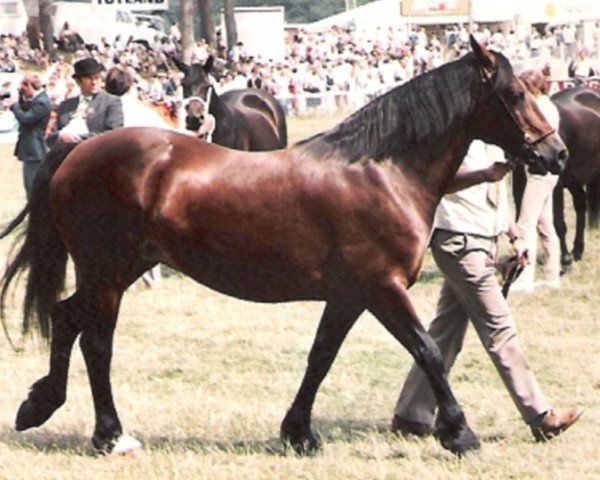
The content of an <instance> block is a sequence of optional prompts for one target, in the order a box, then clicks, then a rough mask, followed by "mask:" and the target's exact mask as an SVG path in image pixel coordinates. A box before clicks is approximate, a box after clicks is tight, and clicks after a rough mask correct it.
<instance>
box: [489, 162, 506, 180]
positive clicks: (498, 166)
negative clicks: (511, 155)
mask: <svg viewBox="0 0 600 480" xmlns="http://www.w3.org/2000/svg"><path fill="white" fill-rule="evenodd" d="M511 170H512V167H511V165H510V164H508V163H506V162H495V163H494V164H493V165H490V166H489V167H488V168H486V169H485V176H486V180H487V181H488V182H499V181H500V180H502V179H503V178H504V175H506V174H507V173H508V172H510V171H511Z"/></svg>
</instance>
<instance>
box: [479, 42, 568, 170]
mask: <svg viewBox="0 0 600 480" xmlns="http://www.w3.org/2000/svg"><path fill="white" fill-rule="evenodd" d="M471 46H472V47H473V52H474V59H475V60H474V61H475V64H476V65H475V67H476V68H477V70H478V72H479V78H480V83H481V87H480V91H481V93H480V95H479V98H478V102H479V103H478V105H477V106H476V108H478V109H479V112H480V113H479V116H478V121H477V124H476V125H474V126H473V128H474V133H475V137H476V138H480V139H481V140H483V141H485V142H488V143H493V144H495V145H498V146H500V147H501V148H503V149H504V150H505V151H506V152H507V153H509V154H510V155H512V156H514V157H516V158H517V159H519V160H523V161H525V162H526V163H527V164H529V165H532V166H533V167H534V168H535V170H536V171H537V172H540V173H542V172H543V173H546V172H548V171H550V172H552V173H556V174H558V173H560V172H561V171H562V169H563V168H564V165H565V161H566V159H567V156H568V152H567V147H566V146H565V144H564V143H563V141H562V140H561V139H560V137H559V136H558V133H557V132H556V131H555V130H554V128H552V126H551V125H550V124H549V123H548V121H547V120H546V118H545V117H544V115H543V114H542V112H541V111H540V109H539V108H538V105H537V103H536V100H535V98H534V97H533V95H532V94H531V93H530V92H528V91H527V89H526V88H525V86H524V85H523V82H522V81H521V80H519V78H517V77H516V76H515V74H514V72H513V69H512V67H511V65H510V63H509V62H508V60H507V59H506V58H505V57H504V56H503V55H501V54H499V53H496V52H490V51H488V50H487V49H486V48H485V47H484V46H482V45H480V44H479V43H477V41H476V40H475V39H474V38H473V36H471Z"/></svg>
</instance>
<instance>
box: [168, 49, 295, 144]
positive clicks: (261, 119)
mask: <svg viewBox="0 0 600 480" xmlns="http://www.w3.org/2000/svg"><path fill="white" fill-rule="evenodd" d="M172 60H173V62H174V63H175V65H177V68H179V70H180V71H182V72H183V73H184V75H185V76H184V78H183V80H182V81H181V85H182V87H183V97H184V99H187V101H188V102H190V101H191V102H202V103H204V104H205V105H208V113H210V114H211V115H212V116H213V117H214V119H215V129H214V132H213V134H212V141H213V142H214V143H216V144H217V145H222V146H223V147H228V148H233V149H236V150H245V151H267V150H276V149H280V148H285V147H286V146H287V124H286V121H285V112H284V111H283V107H282V106H281V104H280V103H279V102H278V101H277V99H276V98H275V97H273V95H271V94H270V93H269V92H267V91H266V90H262V89H257V88H245V89H241V90H231V91H228V92H225V93H223V94H222V95H217V92H216V91H215V88H214V86H213V85H212V81H211V76H210V73H211V72H212V70H213V66H214V58H213V57H212V56H209V57H208V59H207V60H206V62H205V63H204V65H202V64H200V63H193V64H191V65H187V64H185V63H184V62H182V61H181V60H179V59H178V58H176V57H172ZM196 109H197V108H196ZM197 116H198V114H197V113H194V112H193V111H190V110H188V112H187V113H186V122H185V123H186V127H188V128H189V129H190V130H194V128H192V127H191V126H190V125H194V124H197V123H198V120H197Z"/></svg>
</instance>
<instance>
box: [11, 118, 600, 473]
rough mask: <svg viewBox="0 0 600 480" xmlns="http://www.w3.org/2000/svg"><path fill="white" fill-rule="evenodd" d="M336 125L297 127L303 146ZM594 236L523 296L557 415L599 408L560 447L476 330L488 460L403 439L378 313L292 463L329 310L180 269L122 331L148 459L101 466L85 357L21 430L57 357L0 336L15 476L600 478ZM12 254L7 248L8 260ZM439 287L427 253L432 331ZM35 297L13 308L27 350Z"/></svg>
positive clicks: (471, 410) (334, 376) (15, 183)
mask: <svg viewBox="0 0 600 480" xmlns="http://www.w3.org/2000/svg"><path fill="white" fill-rule="evenodd" d="M333 121H334V119H333V118H330V117H325V118H305V119H299V120H298V119H297V120H294V119H292V120H291V121H290V130H291V138H292V140H297V139H299V138H302V137H304V136H307V135H308V134H310V133H312V132H314V131H319V130H322V129H324V128H327V127H328V126H329V125H331V124H332V123H333ZM0 178H2V179H3V182H2V190H1V191H0V223H1V224H4V223H5V222H6V221H8V220H9V219H10V218H12V217H13V216H14V215H15V214H16V213H17V212H18V211H19V209H20V208H21V206H22V204H23V202H24V194H23V188H22V182H21V170H20V164H19V163H18V162H17V161H16V160H15V159H14V158H13V157H12V146H2V145H0ZM571 224H572V218H571ZM587 241H588V243H587V245H588V249H587V252H586V254H585V259H584V260H583V261H581V262H579V263H578V264H577V265H576V266H575V267H574V269H573V272H572V273H571V274H569V275H568V276H566V277H565V278H564V280H563V288H562V289H561V290H560V291H558V292H557V291H551V290H539V291H535V293H533V294H530V295H524V294H513V295H511V297H510V304H511V306H512V307H513V309H514V312H515V315H516V317H517V320H518V324H519V329H520V339H521V340H520V341H521V343H522V345H523V346H524V348H525V350H526V351H527V353H528V355H529V359H530V362H531V364H532V366H533V368H534V369H535V372H536V375H537V377H538V380H539V382H540V384H541V386H542V388H543V390H544V391H545V393H546V395H547V396H548V397H549V398H550V399H551V401H552V402H553V403H554V404H555V405H557V406H571V405H581V406H583V407H585V408H586V413H585V415H584V417H583V418H582V419H581V421H580V422H579V424H577V425H576V426H575V427H573V429H572V430H570V431H569V432H567V433H566V434H565V435H564V436H561V437H558V438H556V439H555V440H553V441H552V442H550V443H548V444H536V443H535V442H534V441H533V438H532V436H531V434H530V432H529V430H528V428H527V427H526V426H525V425H524V424H523V423H522V422H521V420H520V418H519V416H518V413H517V410H516V408H515V407H514V405H513V404H512V402H511V400H510V398H509V397H508V394H507V392H506V390H505V388H504V387H503V385H502V384H501V381H500V379H499V377H498V375H497V374H496V372H495V370H494V369H493V366H492V364H491V362H490V361H489V359H488V358H487V357H486V355H485V353H484V351H483V348H482V347H481V345H480V344H479V342H478V340H477V339H476V337H475V335H474V334H473V331H472V330H471V331H469V334H468V337H467V341H466V344H465V348H464V351H463V353H462V354H461V356H460V357H459V360H458V362H457V365H456V366H455V368H454V370H453V372H452V375H451V379H450V380H451V383H452V385H453V388H454V392H455V394H456V396H457V397H458V399H459V401H460V402H461V404H462V405H463V406H464V408H465V412H466V415H467V418H468V420H469V422H470V425H471V426H472V428H473V429H474V430H475V431H476V432H477V433H478V434H479V435H480V438H481V440H482V448H481V450H480V451H478V452H474V453H471V454H469V455H467V456H466V457H465V458H463V459H458V458H455V457H454V456H453V455H451V454H450V453H448V452H447V451H445V450H444V449H442V447H441V446H440V445H439V444H438V443H437V442H436V441H435V440H434V439H431V438H429V439H415V438H397V437H395V436H394V435H392V434H390V433H389V432H388V427H389V421H390V418H391V414H392V409H393V406H394V404H395V401H396V397H397V394H398V390H399V387H400V385H401V383H402V381H403V379H404V377H405V376H406V373H407V371H408V368H409V366H410V364H411V358H410V357H409V355H408V354H407V353H406V352H405V351H404V350H403V349H402V347H400V346H399V345H398V344H396V342H395V341H394V340H393V339H392V338H391V336H390V335H389V334H388V333H387V332H386V331H385V330H384V329H383V327H382V326H381V325H379V324H378V323H377V322H376V321H375V320H374V319H373V318H372V317H371V316H370V315H368V314H365V315H364V316H363V318H361V319H360V321H359V322H358V323H357V325H356V327H355V328H354V329H353V330H352V332H351V333H350V335H349V337H348V339H347V340H346V342H345V344H344V345H343V347H342V350H341V352H340V354H339V356H338V359H337V361H336V363H335V364H334V367H333V369H332V371H331V372H330V374H329V376H328V377H327V379H326V380H325V382H324V383H323V386H322V387H321V389H320V392H319V395H318V396H317V400H316V403H315V408H314V414H313V426H314V429H315V430H316V431H317V432H318V434H319V435H320V436H321V437H322V439H323V443H324V450H323V451H322V452H321V453H320V454H318V455H316V456H314V457H310V458H299V457H296V456H295V455H292V454H288V453H286V452H284V451H283V449H282V446H281V444H280V442H279V439H278V433H279V424H280V421H281V419H282V418H283V415H284V414H285V412H286V410H287V408H288V406H289V405H290V403H291V400H292V399H293V396H294V395H295V392H296V389H297V388H298V386H299V384H300V380H301V378H302V375H303V373H304V367H305V365H306V357H307V353H308V350H309V348H310V345H311V343H312V339H313V336H314V333H315V330H316V326H317V322H318V320H319V317H320V314H321V310H322V308H323V304H320V303H316V302H306V303H290V304H281V305H258V304H253V303H249V302H243V301H238V300H235V299H232V298H229V297H224V296H222V295H219V294H216V293H214V292H212V291H210V290H208V289H206V288H204V287H202V286H200V285H197V284H195V283H194V282H192V281H191V280H189V279H187V278H184V277H182V276H180V275H178V274H175V273H171V274H170V275H169V276H168V278H166V280H165V281H164V283H163V286H161V288H160V289H158V290H152V291H150V290H145V289H143V288H142V287H138V288H137V289H136V290H134V291H130V292H128V293H127V295H126V296H125V299H124V302H123V307H122V310H121V315H120V322H119V326H118V329H117V335H116V341H115V355H114V360H113V376H112V378H113V387H114V392H115V399H116V403H117V407H118V408H119V412H120V415H121V420H122V421H123V424H124V427H125V428H126V429H127V430H128V432H129V433H131V434H132V435H134V436H135V437H136V438H138V439H139V440H140V441H141V442H142V444H143V450H142V452H141V454H140V455H139V456H138V457H137V458H120V457H119V458H115V457H97V456H95V454H94V452H93V450H92V448H91V446H90V442H89V437H90V436H91V433H92V430H93V427H94V416H93V409H92V403H91V395H90V391H89V386H88V382H87V377H86V373H85V368H84V364H83V360H82V358H81V354H80V353H79V351H78V348H76V351H75V353H74V358H73V361H72V365H71V372H70V373H71V374H70V379H69V387H68V400H67V403H66V404H65V405H64V406H63V407H62V408H61V409H60V410H58V411H57V412H56V413H55V415H54V416H53V417H52V418H51V419H50V420H49V421H48V422H47V423H46V424H45V425H44V426H42V427H41V428H38V429H34V430H31V431H27V432H25V433H17V432H15V431H14V430H13V422H14V415H15V413H16V410H17V408H18V406H19V404H20V402H21V400H22V399H23V398H24V397H25V396H26V394H27V390H28V388H29V386H30V385H31V384H32V383H33V382H34V381H35V380H36V379H38V378H39V377H41V376H43V375H45V373H46V371H47V362H48V352H47V350H45V349H44V348H43V346H41V345H39V344H38V343H37V342H35V341H31V340H28V341H25V342H24V346H25V351H24V352H23V353H18V354H17V353H15V352H13V351H12V349H11V348H10V346H9V344H8V342H7V341H6V340H5V339H4V337H3V336H2V335H0V372H1V373H0V375H1V377H0V378H2V380H3V388H1V389H0V480H5V479H6V480H9V479H10V480H13V479H14V480H20V479H23V480H25V479H27V480H30V479H35V480H46V479H48V480H50V479H61V480H62V479H77V480H84V479H86V480H87V479H104V478H108V479H135V480H138V479H144V480H146V479H156V480H159V479H160V480H164V479H218V480H221V479H236V480H246V479H248V480H250V479H281V480H287V479H307V480H308V479H315V480H317V479H319V480H322V479H339V480H342V479H363V480H368V479H422V478H426V479H428V480H433V479H471V478H481V479H519V480H521V479H536V480H537V479H557V480H558V479H571V478H572V479H594V478H596V479H597V478H600V445H599V443H600V442H599V440H600V395H599V394H600V355H599V353H598V342H599V340H600V332H599V330H600V322H599V321H598V315H599V314H598V312H599V307H600V296H599V294H598V284H599V282H600V260H598V259H599V257H600V235H599V233H598V232H592V233H588V235H587ZM9 244H10V241H8V242H6V241H5V242H3V243H2V244H0V253H1V254H2V255H5V254H6V251H7V249H8V247H9ZM439 285H440V277H439V275H438V273H437V271H436V269H435V267H434V266H433V263H432V261H431V259H430V258H429V257H427V258H426V262H425V268H424V272H423V275H422V280H421V281H420V282H419V283H418V284H417V285H415V286H414V287H413V289H412V290H411V292H412V298H413V300H414V303H415V305H416V308H417V311H418V312H419V313H420V315H421V317H422V318H423V320H424V321H425V322H427V321H429V320H430V319H431V317H432V315H433V313H434V309H435V300H436V298H437V293H438V289H439ZM20 292H21V290H20V289H19V290H18V291H17V292H16V295H15V297H14V301H13V303H12V304H11V308H10V310H9V312H8V323H9V328H10V331H11V333H12V334H13V337H16V338H17V339H18V338H19V335H18V326H19V322H20V318H19V309H20V306H21V297H20V296H19V293H20ZM20 343H23V342H22V341H20Z"/></svg>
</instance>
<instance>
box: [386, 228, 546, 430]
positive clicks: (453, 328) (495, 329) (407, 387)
mask: <svg viewBox="0 0 600 480" xmlns="http://www.w3.org/2000/svg"><path fill="white" fill-rule="evenodd" d="M494 250H495V240H494V239H485V238H481V237H474V236H470V235H464V234H456V233H452V232H447V231H443V230H436V231H435V232H434V234H433V237H432V239H431V251H432V253H433V257H434V259H435V261H436V263H437V265H438V266H439V268H440V269H441V270H442V273H443V274H444V283H443V285H442V290H441V293H440V297H439V300H438V305H437V314H436V317H435V319H434V320H433V322H432V323H431V325H430V327H429V333H430V334H431V336H432V337H433V339H434V340H435V341H436V343H437V344H438V346H439V348H440V350H441V353H442V358H443V360H444V365H445V369H446V373H448V372H449V371H450V368H451V367H452V365H453V364H454V361H455V359H456V357H457V356H458V354H459V352H460V350H461V348H462V345H463V340H464V337H465V333H466V330H467V326H468V324H469V320H471V323H472V324H473V326H474V327H475V330H476V331H477V334H478V335H479V338H480V340H481V343H482V344H483V346H484V347H485V349H486V351H487V353H488V354H489V356H490V358H491V359H492V362H493V363H494V366H495V367H496V369H497V370H498V373H499V374H500V377H501V378H502V380H503V381H504V384H505V385H506V388H507V390H508V392H509V394H510V396H511V398H512V400H513V402H514V403H515V405H516V406H517V409H518V410H519V412H520V414H521V417H522V418H523V420H525V422H527V423H529V422H531V421H532V420H534V419H535V418H536V417H537V416H539V415H541V414H542V413H544V412H546V411H548V410H549V409H550V404H549V403H548V401H547V400H546V398H545V397H544V395H543V394H542V392H541V390H540V388H539V387H538V384H537V381H536V379H535V376H534V374H533V371H532V370H531V368H530V366H529V363H528V362H527V359H526V358H525V354H524V352H523V351H522V350H521V347H520V346H519V343H518V341H517V331H516V326H515V321H514V319H513V317H512V315H511V313H510V310H509V307H508V304H507V303H506V300H505V299H504V297H503V296H502V291H501V288H500V285H499V283H498V280H497V278H496V274H495V271H494V267H493V266H492V265H490V263H491V262H490V261H489V260H490V257H491V256H493V253H494ZM436 407H437V402H436V400H435V397H434V395H433V391H432V389H431V387H430V385H429V382H428V380H427V377H426V376H425V374H424V373H423V371H422V370H421V369H420V368H419V367H418V366H417V365H416V364H415V365H413V367H412V369H411V370H410V373H409V375H408V378H407V379H406V381H405V383H404V386H403V388H402V391H401V393H400V398H399V399H398V403H397V405H396V409H395V413H396V415H398V416H399V417H401V418H403V419H405V420H411V421H414V422H419V423H425V424H432V423H433V420H434V415H435V410H436Z"/></svg>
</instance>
